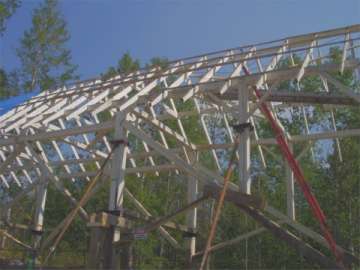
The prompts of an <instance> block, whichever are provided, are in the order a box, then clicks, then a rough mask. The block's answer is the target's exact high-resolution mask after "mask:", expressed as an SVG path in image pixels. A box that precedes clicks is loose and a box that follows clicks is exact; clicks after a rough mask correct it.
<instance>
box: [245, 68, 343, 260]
mask: <svg viewBox="0 0 360 270" xmlns="http://www.w3.org/2000/svg"><path fill="white" fill-rule="evenodd" d="M243 71H244V73H245V74H246V75H250V72H249V70H248V69H247V68H246V67H245V66H243ZM253 89H254V91H255V94H256V96H257V98H258V99H260V98H261V93H260V91H259V90H258V89H257V88H256V86H253ZM260 109H261V111H262V112H263V114H264V115H265V116H266V118H267V119H268V120H269V122H270V125H271V127H272V129H273V131H274V133H275V138H276V141H277V143H278V144H279V146H280V149H281V152H282V154H283V155H284V157H285V158H286V160H287V162H288V164H289V166H290V168H291V169H292V171H293V173H294V176H295V179H296V180H297V182H298V183H299V185H300V187H301V190H302V191H303V193H304V195H305V198H306V200H307V201H308V203H309V204H310V207H311V210H312V211H313V214H314V216H315V217H316V218H317V220H318V221H319V223H320V228H321V230H322V232H323V236H324V238H325V239H326V241H327V242H328V244H329V246H330V249H331V250H332V252H333V253H334V256H335V258H336V260H337V262H338V264H340V265H341V266H342V265H343V264H342V254H341V253H340V252H339V250H337V248H336V242H335V240H334V238H333V236H332V234H331V232H330V229H329V226H328V225H327V223H326V217H325V215H324V213H323V211H322V210H321V207H320V205H319V203H318V201H317V200H316V198H315V196H314V194H313V193H312V192H311V189H310V186H309V184H308V183H307V182H306V180H305V177H304V174H303V172H302V170H301V168H300V166H299V163H298V162H297V161H296V159H295V158H294V156H293V154H292V153H291V151H290V148H289V145H288V143H287V141H286V139H285V136H284V133H283V131H282V129H281V128H280V127H279V125H278V124H277V123H276V120H275V118H274V116H273V114H272V113H271V111H270V109H269V108H268V107H267V105H266V103H264V102H263V103H262V104H260Z"/></svg>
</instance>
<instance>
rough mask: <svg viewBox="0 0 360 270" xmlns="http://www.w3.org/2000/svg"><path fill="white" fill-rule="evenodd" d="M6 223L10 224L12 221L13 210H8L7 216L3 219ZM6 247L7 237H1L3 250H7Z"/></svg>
mask: <svg viewBox="0 0 360 270" xmlns="http://www.w3.org/2000/svg"><path fill="white" fill-rule="evenodd" d="M3 218H4V219H5V220H6V222H8V223H10V219H11V208H9V209H7V210H6V216H4V217H3ZM5 246H6V236H5V235H2V236H1V249H5Z"/></svg>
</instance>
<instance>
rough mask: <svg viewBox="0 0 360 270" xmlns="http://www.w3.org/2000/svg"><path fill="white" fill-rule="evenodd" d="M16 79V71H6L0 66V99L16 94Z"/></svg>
mask: <svg viewBox="0 0 360 270" xmlns="http://www.w3.org/2000/svg"><path fill="white" fill-rule="evenodd" d="M18 79H19V78H18V73H17V72H16V71H12V72H10V73H7V72H6V71H5V70H4V69H1V68H0V99H6V98H9V97H11V96H15V95H17V93H18V92H19V87H18Z"/></svg>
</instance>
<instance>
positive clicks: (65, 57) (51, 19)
mask: <svg viewBox="0 0 360 270" xmlns="http://www.w3.org/2000/svg"><path fill="white" fill-rule="evenodd" d="M69 39H70V34H69V32H68V30H67V25H66V22H65V20H64V18H63V16H62V14H61V12H60V9H59V5H58V1H57V0H45V1H44V3H42V4H40V6H39V7H38V8H36V9H35V10H34V12H33V17H32V25H31V28H30V29H29V30H27V31H25V32H24V36H23V38H22V39H21V45H20V47H19V48H18V49H17V55H18V57H19V58H20V61H21V65H22V67H21V68H22V75H23V80H24V81H23V87H24V89H25V91H33V90H36V89H40V90H46V89H49V88H53V87H56V86H59V85H62V84H64V83H66V82H68V81H71V80H75V79H77V78H78V76H76V75H75V71H76V68H77V66H76V65H73V64H72V63H71V53H70V50H69V49H67V47H66V42H67V41H68V40H69Z"/></svg>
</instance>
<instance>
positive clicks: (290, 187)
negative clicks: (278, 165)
mask: <svg viewBox="0 0 360 270" xmlns="http://www.w3.org/2000/svg"><path fill="white" fill-rule="evenodd" d="M289 147H290V150H291V151H293V147H292V145H291V144H289ZM284 163H285V172H286V173H285V175H286V176H285V177H286V205H287V215H288V217H289V218H290V219H291V220H295V189H294V173H293V171H292V170H291V168H290V166H289V164H288V163H287V162H286V160H284Z"/></svg>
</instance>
